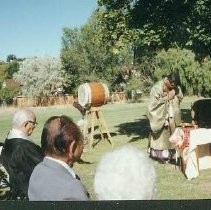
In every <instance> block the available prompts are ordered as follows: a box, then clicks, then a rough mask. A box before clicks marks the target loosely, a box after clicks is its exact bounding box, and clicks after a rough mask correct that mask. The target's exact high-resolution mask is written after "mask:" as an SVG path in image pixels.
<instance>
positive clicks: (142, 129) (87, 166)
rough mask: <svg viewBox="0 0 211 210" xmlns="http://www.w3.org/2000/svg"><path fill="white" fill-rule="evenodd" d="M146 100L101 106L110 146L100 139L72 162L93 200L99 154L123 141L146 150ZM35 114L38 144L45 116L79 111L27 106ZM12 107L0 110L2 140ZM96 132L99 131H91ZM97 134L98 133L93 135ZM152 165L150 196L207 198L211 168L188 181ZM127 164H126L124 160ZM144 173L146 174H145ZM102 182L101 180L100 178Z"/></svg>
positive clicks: (185, 104)
mask: <svg viewBox="0 0 211 210" xmlns="http://www.w3.org/2000/svg"><path fill="white" fill-rule="evenodd" d="M192 101H193V98H192V99H191V98H186V99H184V101H183V102H182V104H181V108H182V110H183V114H184V115H183V116H184V119H185V121H189V120H190V117H189V112H188V111H189V108H190V104H191V102H192ZM146 107H147V99H145V100H143V102H141V103H121V104H120V103H119V104H118V103H116V104H107V105H104V106H102V108H101V109H102V111H103V114H104V117H105V119H106V122H107V126H108V128H109V131H110V133H111V135H112V140H113V142H114V147H113V148H112V146H111V145H110V144H109V142H108V141H106V140H105V141H100V142H99V143H98V144H97V145H96V146H95V147H94V148H93V149H92V150H91V151H87V152H85V153H83V155H82V160H83V161H84V163H81V164H77V163H76V164H75V166H74V169H75V171H76V172H77V173H78V174H79V175H80V177H81V180H82V182H83V183H84V185H85V186H86V187H87V189H88V191H89V193H90V194H91V199H93V200H94V199H95V195H94V190H93V179H94V173H95V168H96V164H97V163H98V161H99V159H100V157H101V156H102V154H104V153H105V152H107V151H111V150H112V149H114V148H116V147H119V146H121V145H124V144H127V143H128V144H132V145H134V146H136V147H138V148H140V149H141V150H143V151H144V152H146V148H147V143H148V138H147V137H148V133H149V125H148V121H147V120H146V116H145V114H146ZM31 109H32V110H34V112H35V113H36V115H37V121H38V123H39V124H38V126H37V128H36V129H35V131H34V133H33V136H32V137H33V139H34V140H35V142H36V143H37V144H39V143H40V134H41V131H42V127H43V124H44V122H45V120H46V119H48V118H49V117H50V116H52V115H68V116H70V117H72V118H73V120H75V121H77V120H79V119H80V117H81V116H80V113H79V112H78V110H77V109H75V108H74V107H72V106H71V105H70V106H54V107H36V108H35V107H34V108H31ZM15 110H16V109H15V108H1V109H0V125H1V129H0V138H1V141H4V139H5V137H6V135H7V132H8V131H9V129H10V121H11V117H12V113H13V112H14V111H15ZM95 134H96V135H97V134H99V130H96V131H95ZM97 136H98V135H97ZM153 163H154V165H155V168H156V173H157V181H156V194H155V198H154V199H165V200H166V199H171V200H172V199H202V198H210V197H211V178H210V177H211V170H210V169H209V170H203V171H200V176H199V177H198V178H197V179H193V180H190V181H188V180H187V179H186V178H185V176H184V175H183V174H182V173H181V171H180V170H179V169H178V168H176V167H175V166H174V165H171V164H166V165H161V164H158V163H157V162H153ZM128 164H129V163H128ZM146 176H147V174H146ZM102 181H103V180H102Z"/></svg>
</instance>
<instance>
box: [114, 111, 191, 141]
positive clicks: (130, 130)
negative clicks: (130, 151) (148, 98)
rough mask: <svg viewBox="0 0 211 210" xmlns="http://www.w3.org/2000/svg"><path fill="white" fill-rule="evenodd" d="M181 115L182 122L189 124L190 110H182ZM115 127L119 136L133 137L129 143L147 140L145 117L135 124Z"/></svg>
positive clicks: (147, 129)
mask: <svg viewBox="0 0 211 210" xmlns="http://www.w3.org/2000/svg"><path fill="white" fill-rule="evenodd" d="M181 114H182V121H183V122H187V123H190V122H191V114H190V109H182V110H181ZM116 127H117V128H118V132H119V134H120V135H127V136H129V137H130V136H132V135H133V136H134V135H135V137H132V138H131V139H130V140H129V142H135V141H139V140H141V139H144V138H148V137H149V133H150V125H149V120H148V119H147V116H146V115H142V116H141V119H137V120H136V121H135V122H126V123H122V124H119V125H118V126H116Z"/></svg>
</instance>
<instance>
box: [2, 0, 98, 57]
mask: <svg viewBox="0 0 211 210" xmlns="http://www.w3.org/2000/svg"><path fill="white" fill-rule="evenodd" d="M96 1H97V0H0V60H6V58H7V56H8V55H9V54H14V55H16V57H18V58H24V57H30V56H41V55H50V56H55V57H56V56H59V53H60V49H61V37H62V28H63V27H77V26H81V25H83V24H84V23H86V22H87V20H88V18H89V17H90V15H91V14H92V12H93V11H94V9H95V8H96V7H97V3H96Z"/></svg>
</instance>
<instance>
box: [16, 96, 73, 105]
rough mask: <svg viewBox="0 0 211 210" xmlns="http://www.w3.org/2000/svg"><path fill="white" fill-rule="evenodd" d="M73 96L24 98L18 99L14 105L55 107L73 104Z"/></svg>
mask: <svg viewBox="0 0 211 210" xmlns="http://www.w3.org/2000/svg"><path fill="white" fill-rule="evenodd" d="M73 102H74V97H73V95H59V96H47V97H37V98H27V97H23V96H21V97H20V96H19V97H17V98H16V99H15V100H14V102H13V105H14V106H17V107H33V106H34V107H35V106H53V105H66V104H69V105H70V104H73Z"/></svg>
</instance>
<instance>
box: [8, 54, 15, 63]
mask: <svg viewBox="0 0 211 210" xmlns="http://www.w3.org/2000/svg"><path fill="white" fill-rule="evenodd" d="M14 60H17V57H16V56H15V55H13V54H10V55H8V56H7V62H8V63H9V62H11V61H14Z"/></svg>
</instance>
